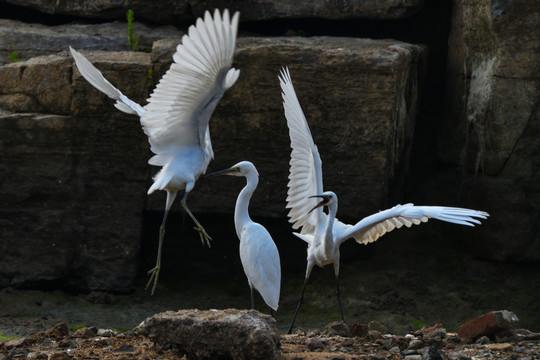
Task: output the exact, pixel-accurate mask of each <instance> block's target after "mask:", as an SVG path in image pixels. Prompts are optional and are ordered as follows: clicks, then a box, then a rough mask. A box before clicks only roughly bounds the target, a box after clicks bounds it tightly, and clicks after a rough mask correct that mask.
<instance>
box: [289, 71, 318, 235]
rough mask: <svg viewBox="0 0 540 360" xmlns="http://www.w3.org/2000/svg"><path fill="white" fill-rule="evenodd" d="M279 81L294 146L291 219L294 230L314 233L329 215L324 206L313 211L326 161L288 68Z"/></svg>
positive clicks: (290, 176)
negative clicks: (320, 154) (297, 95)
mask: <svg viewBox="0 0 540 360" xmlns="http://www.w3.org/2000/svg"><path fill="white" fill-rule="evenodd" d="M279 82H280V85H281V91H282V97H283V108H284V110H285V117H286V118H287V126H288V127H289V136H290V138H291V148H292V151H291V160H290V162H289V164H290V171H289V183H288V184H287V186H288V188H289V189H288V191H287V195H288V196H287V208H288V209H291V210H290V211H289V214H288V216H289V218H290V219H289V222H291V223H293V226H292V227H293V229H298V228H299V227H302V230H301V231H300V233H301V234H313V233H314V232H315V229H316V227H317V224H321V223H322V222H323V221H324V217H325V216H326V215H325V214H324V212H323V209H322V207H320V208H317V209H315V210H313V211H311V212H310V210H311V209H312V208H313V207H314V206H315V205H316V204H317V202H318V201H317V200H316V199H315V198H310V197H309V196H313V195H318V194H322V192H323V182H322V161H321V157H320V156H319V151H318V150H317V146H316V145H315V143H314V142H313V138H312V137H311V132H310V130H309V126H308V124H307V121H306V118H305V116H304V113H303V112H302V108H301V107H300V103H299V102H298V98H297V97H296V92H295V91H294V87H293V84H292V80H291V75H290V74H289V69H288V68H284V69H282V70H281V73H280V77H279Z"/></svg>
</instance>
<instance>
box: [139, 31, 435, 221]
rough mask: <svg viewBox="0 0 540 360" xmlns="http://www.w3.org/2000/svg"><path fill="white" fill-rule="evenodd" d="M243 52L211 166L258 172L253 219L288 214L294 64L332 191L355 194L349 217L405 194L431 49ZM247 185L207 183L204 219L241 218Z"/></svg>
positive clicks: (348, 202)
mask: <svg viewBox="0 0 540 360" xmlns="http://www.w3.org/2000/svg"><path fill="white" fill-rule="evenodd" d="M237 48H238V50H237V54H236V55H235V62H236V63H237V64H238V68H239V69H241V75H240V78H239V80H238V82H237V84H236V86H235V87H234V89H231V90H230V91H229V92H228V93H226V94H225V96H224V98H223V99H222V102H221V103H220V106H219V107H218V109H217V110H216V112H215V114H214V117H213V119H212V121H211V124H210V128H211V133H212V143H213V146H214V152H215V154H216V155H215V160H214V162H213V163H212V164H211V165H210V166H211V168H212V169H216V170H217V169H221V168H226V167H229V166H231V165H233V164H235V163H236V162H238V161H240V160H250V161H252V162H253V163H254V164H255V166H257V168H258V170H259V174H260V177H261V179H260V182H259V185H258V187H257V191H256V193H255V194H254V196H253V198H252V201H251V204H252V206H251V207H250V212H252V213H253V214H254V215H255V216H271V217H276V216H280V217H283V216H285V215H286V211H285V209H284V205H285V199H286V190H287V181H288V179H287V177H288V171H289V164H288V163H289V158H290V151H291V150H290V140H289V135H288V129H287V125H286V121H285V117H284V114H283V106H282V99H281V96H280V94H281V89H280V87H279V82H278V81H277V75H278V73H279V70H280V69H281V67H283V66H285V65H287V66H288V67H289V70H290V73H291V77H292V81H293V84H294V87H295V90H296V93H297V96H298V98H299V101H300V103H301V105H302V107H303V110H304V113H305V115H306V118H307V121H308V124H309V126H310V129H311V133H312V135H313V138H314V141H315V143H316V144H317V146H318V148H319V152H320V154H321V158H322V162H323V174H324V183H325V188H326V189H348V190H349V191H348V192H347V193H342V194H341V196H342V197H341V199H343V200H342V201H341V202H340V212H342V214H343V213H344V214H348V215H349V216H351V217H356V218H359V217H360V216H361V215H365V214H366V213H367V212H369V211H373V210H374V209H376V208H377V207H378V204H384V203H386V202H387V201H388V200H389V198H390V197H391V195H390V189H391V186H392V185H395V186H396V187H398V188H400V189H401V186H400V185H401V182H402V180H403V179H402V178H401V175H403V172H402V171H401V170H403V169H405V168H406V164H407V159H408V153H409V147H410V144H411V137H412V131H413V129H414V119H415V114H416V104H417V96H418V92H419V85H418V84H419V78H420V73H421V71H422V66H423V64H424V54H425V53H424V49H423V48H422V47H420V46H416V45H411V44H405V43H400V42H395V41H383V40H381V41H373V40H369V39H347V38H326V37H325V38H309V39H306V38H272V39H269V38H262V39H261V38H252V39H240V40H239V41H238V46H237ZM337 119H340V120H339V121H338V120H337ZM263 139H268V140H266V141H265V140H263ZM261 141H264V143H261ZM246 149H250V150H249V152H246ZM360 179H361V180H360ZM237 180H238V179H235V178H230V177H229V178H216V179H206V180H204V188H203V186H201V191H200V192H199V193H198V194H197V195H195V194H194V196H193V198H192V201H193V204H196V205H197V206H198V207H199V209H200V211H202V212H208V213H211V212H216V211H218V212H219V211H220V210H221V211H224V212H228V213H232V209H233V206H234V202H235V198H236V196H237V194H238V192H237V191H236V190H234V189H240V188H241V187H242V186H244V184H243V182H241V181H237ZM223 188H227V189H233V190H231V191H226V192H224V191H221V190H222V189H223ZM339 195H340V194H338V196H339ZM217 204H220V205H219V206H217V207H216V205H217ZM150 206H153V205H152V202H150ZM160 206H161V205H160ZM338 216H339V214H338Z"/></svg>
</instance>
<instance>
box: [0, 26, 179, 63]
mask: <svg viewBox="0 0 540 360" xmlns="http://www.w3.org/2000/svg"><path fill="white" fill-rule="evenodd" d="M126 32H127V25H126V24H125V23H120V22H113V23H106V24H99V25H94V24H66V25H58V26H45V25H41V24H27V23H24V22H21V21H16V20H7V19H0V64H3V63H7V62H8V60H7V59H8V57H9V55H10V54H11V53H12V52H16V53H17V55H18V57H19V58H20V59H24V60H27V59H29V58H31V57H35V56H40V55H53V54H56V53H58V52H61V51H65V50H68V48H69V46H72V47H73V48H75V49H78V50H107V51H125V50H129V47H128V40H127V35H126ZM133 33H134V36H140V39H139V45H140V50H147V49H151V47H152V43H153V42H154V41H156V40H158V39H163V38H177V39H180V38H181V37H182V35H183V34H182V32H180V31H179V30H176V29H175V28H174V27H172V26H160V27H153V28H150V27H149V26H146V25H144V24H142V23H138V22H135V23H134V24H133Z"/></svg>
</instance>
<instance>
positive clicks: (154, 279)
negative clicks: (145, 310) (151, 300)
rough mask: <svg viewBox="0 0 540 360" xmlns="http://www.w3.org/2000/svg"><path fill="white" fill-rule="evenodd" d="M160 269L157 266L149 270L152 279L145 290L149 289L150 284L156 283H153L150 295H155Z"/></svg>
mask: <svg viewBox="0 0 540 360" xmlns="http://www.w3.org/2000/svg"><path fill="white" fill-rule="evenodd" d="M159 270H160V267H159V266H156V267H155V268H153V269H150V270H148V275H149V276H150V279H149V280H148V282H147V283H146V287H145V288H144V290H148V287H149V286H150V284H152V283H154V285H152V292H151V293H150V295H154V291H155V290H156V286H157V281H158V277H159Z"/></svg>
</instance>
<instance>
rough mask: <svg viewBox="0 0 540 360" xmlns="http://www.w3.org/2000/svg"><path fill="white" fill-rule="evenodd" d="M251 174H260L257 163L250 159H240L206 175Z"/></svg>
mask: <svg viewBox="0 0 540 360" xmlns="http://www.w3.org/2000/svg"><path fill="white" fill-rule="evenodd" d="M250 174H255V175H259V173H258V172H257V169H256V168H255V165H253V164H252V163H251V162H249V161H240V162H239V163H238V164H236V165H233V166H231V167H230V168H228V169H224V170H220V171H216V172H213V173H211V174H208V175H206V176H205V177H211V176H216V175H230V176H247V175H250Z"/></svg>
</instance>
